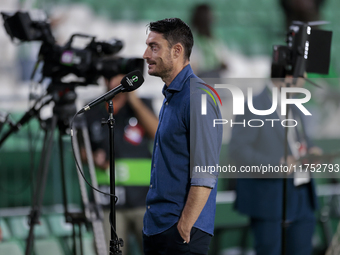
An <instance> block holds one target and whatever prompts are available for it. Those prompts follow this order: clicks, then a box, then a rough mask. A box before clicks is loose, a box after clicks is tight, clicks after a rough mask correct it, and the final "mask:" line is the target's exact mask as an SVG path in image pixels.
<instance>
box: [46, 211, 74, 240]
mask: <svg viewBox="0 0 340 255" xmlns="http://www.w3.org/2000/svg"><path fill="white" fill-rule="evenodd" d="M46 220H47V222H48V225H49V227H50V230H51V234H52V235H54V236H56V237H63V236H71V235H72V224H71V223H67V222H66V221H65V217H64V215H63V214H51V215H47V216H46Z"/></svg>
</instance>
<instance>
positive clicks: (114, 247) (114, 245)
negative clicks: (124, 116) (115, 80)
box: [106, 100, 124, 255]
mask: <svg viewBox="0 0 340 255" xmlns="http://www.w3.org/2000/svg"><path fill="white" fill-rule="evenodd" d="M108 103H109V109H108V112H109V119H108V120H107V122H106V123H107V124H108V126H109V142H110V194H112V195H111V197H110V225H111V239H110V255H120V254H122V251H121V250H120V246H121V247H123V246H124V241H123V239H121V238H118V235H117V232H116V196H115V181H116V179H115V150H114V125H115V119H114V117H113V103H112V100H109V102H108Z"/></svg>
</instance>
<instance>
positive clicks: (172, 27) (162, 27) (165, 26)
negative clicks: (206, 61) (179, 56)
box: [148, 18, 194, 60]
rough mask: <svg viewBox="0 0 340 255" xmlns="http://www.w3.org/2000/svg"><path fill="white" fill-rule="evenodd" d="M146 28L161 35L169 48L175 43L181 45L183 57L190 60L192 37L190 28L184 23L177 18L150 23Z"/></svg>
mask: <svg viewBox="0 0 340 255" xmlns="http://www.w3.org/2000/svg"><path fill="white" fill-rule="evenodd" d="M148 27H149V29H150V31H152V32H156V33H160V34H163V37H164V39H165V40H167V41H168V43H169V47H172V46H173V45H175V44H176V43H180V44H182V45H183V47H184V57H185V58H186V59H188V60H189V59H190V55H191V50H192V46H193V45H194V37H193V35H192V32H191V29H190V27H189V26H188V25H187V24H186V23H185V22H184V21H182V20H181V19H179V18H170V19H162V20H158V21H155V22H150V24H149V26H148Z"/></svg>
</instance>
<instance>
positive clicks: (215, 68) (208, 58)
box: [191, 4, 228, 78]
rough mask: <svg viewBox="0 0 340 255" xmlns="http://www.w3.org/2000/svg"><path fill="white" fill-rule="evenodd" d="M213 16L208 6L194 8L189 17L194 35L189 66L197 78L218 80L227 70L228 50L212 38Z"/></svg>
mask: <svg viewBox="0 0 340 255" xmlns="http://www.w3.org/2000/svg"><path fill="white" fill-rule="evenodd" d="M213 22H214V15H213V11H212V9H211V7H210V5H209V4H200V5H197V6H195V8H194V9H193V12H192V16H191V26H192V31H193V35H194V40H195V43H194V47H193V50H192V57H191V63H192V64H191V65H192V69H193V70H194V72H195V73H196V74H197V76H199V77H202V78H219V77H221V75H222V73H223V72H225V71H227V69H228V64H227V62H228V59H227V57H228V50H227V47H226V46H225V45H224V44H223V42H222V41H220V40H218V39H217V38H216V37H215V36H214V34H213V33H214V32H213Z"/></svg>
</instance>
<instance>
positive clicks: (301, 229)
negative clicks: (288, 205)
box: [251, 189, 315, 255]
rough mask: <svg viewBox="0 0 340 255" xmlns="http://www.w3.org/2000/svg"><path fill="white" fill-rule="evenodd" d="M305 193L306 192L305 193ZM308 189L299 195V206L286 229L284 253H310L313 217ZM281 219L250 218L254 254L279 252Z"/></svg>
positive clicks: (297, 254) (299, 254)
mask: <svg viewBox="0 0 340 255" xmlns="http://www.w3.org/2000/svg"><path fill="white" fill-rule="evenodd" d="M305 193H306V194H305ZM307 193H308V190H307V189H306V190H304V191H303V192H301V194H297V195H299V196H300V199H299V202H300V203H299V206H298V207H297V208H296V210H295V214H294V216H291V218H288V220H289V221H290V224H289V226H288V227H287V229H286V254H289V255H311V254H312V237H313V233H314V228H315V217H314V212H313V208H312V206H311V204H310V198H309V196H308V194H307ZM281 222H282V221H281V220H265V219H256V218H251V229H252V231H253V234H254V244H255V251H256V255H280V254H281V243H282V242H281V229H282V228H281Z"/></svg>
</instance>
